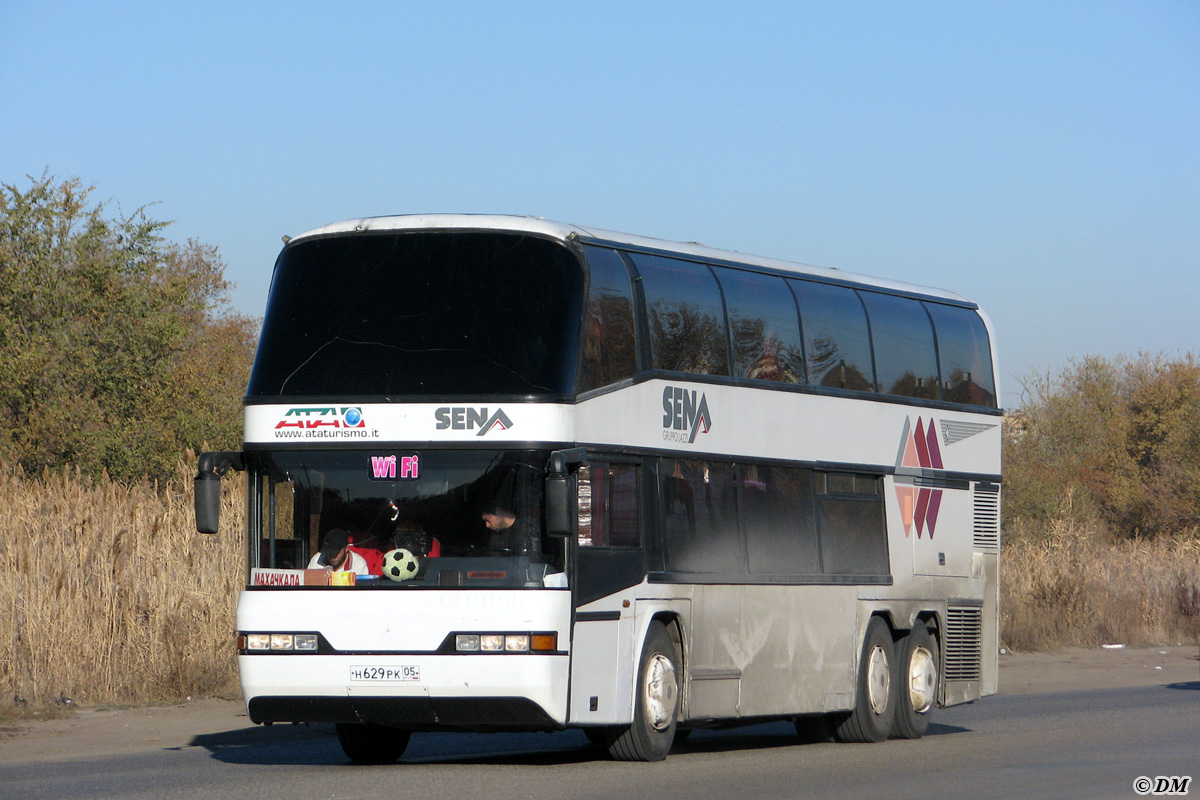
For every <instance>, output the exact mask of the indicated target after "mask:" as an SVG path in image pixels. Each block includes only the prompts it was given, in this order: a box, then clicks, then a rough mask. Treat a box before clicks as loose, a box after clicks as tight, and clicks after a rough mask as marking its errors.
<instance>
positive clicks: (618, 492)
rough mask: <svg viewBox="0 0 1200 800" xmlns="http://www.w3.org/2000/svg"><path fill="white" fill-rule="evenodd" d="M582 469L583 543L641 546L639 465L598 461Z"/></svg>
mask: <svg viewBox="0 0 1200 800" xmlns="http://www.w3.org/2000/svg"><path fill="white" fill-rule="evenodd" d="M579 472H580V491H579V545H580V546H581V547H638V546H640V545H641V536H640V533H639V528H638V494H639V493H638V481H637V467H636V466H634V465H633V464H604V463H598V462H597V463H593V464H591V465H590V466H587V467H584V468H582V469H580V471H579Z"/></svg>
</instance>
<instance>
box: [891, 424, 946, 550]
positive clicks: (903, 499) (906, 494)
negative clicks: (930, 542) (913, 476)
mask: <svg viewBox="0 0 1200 800" xmlns="http://www.w3.org/2000/svg"><path fill="white" fill-rule="evenodd" d="M896 467H897V470H899V469H900V468H902V467H906V468H908V469H918V470H919V469H942V468H943V467H942V450H941V447H940V446H939V445H938V437H937V424H936V423H935V422H934V421H933V420H932V419H930V420H929V424H928V425H925V423H924V422H923V421H922V420H921V418H920V417H917V427H916V428H915V429H914V428H913V427H912V419H911V418H910V419H906V420H905V421H904V433H903V434H902V435H901V437H900V455H899V458H898V459H897V461H896ZM896 499H897V500H898V501H900V518H901V519H902V520H903V521H904V535H905V536H908V535H909V532H910V531H911V530H912V529H913V527H914V526H915V527H916V529H917V538H918V539H920V538H921V533H922V531H928V532H929V538H930V539H932V538H933V530H934V528H935V527H937V518H938V509H939V508H941V505H942V490H941V489H931V488H929V487H927V486H914V485H911V484H909V485H900V483H899V481H897V485H896Z"/></svg>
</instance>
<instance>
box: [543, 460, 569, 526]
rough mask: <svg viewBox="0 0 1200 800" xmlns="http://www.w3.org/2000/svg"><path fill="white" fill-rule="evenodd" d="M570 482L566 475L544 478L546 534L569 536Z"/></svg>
mask: <svg viewBox="0 0 1200 800" xmlns="http://www.w3.org/2000/svg"><path fill="white" fill-rule="evenodd" d="M571 523H572V520H571V481H570V480H568V479H567V476H566V475H550V476H548V477H547V478H546V534H547V535H549V536H570V535H571V532H572V531H573V530H574V527H573V525H572V524H571Z"/></svg>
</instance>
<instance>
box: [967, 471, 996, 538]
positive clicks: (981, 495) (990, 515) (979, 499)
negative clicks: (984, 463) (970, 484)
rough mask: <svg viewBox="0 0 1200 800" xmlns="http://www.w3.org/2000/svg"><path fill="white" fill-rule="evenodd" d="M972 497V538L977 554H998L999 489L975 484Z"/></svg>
mask: <svg viewBox="0 0 1200 800" xmlns="http://www.w3.org/2000/svg"><path fill="white" fill-rule="evenodd" d="M972 494H973V496H974V536H973V538H972V543H973V544H974V547H975V551H976V552H979V553H999V552H1000V487H999V486H987V485H983V484H976V485H975V491H974V492H973V493H972Z"/></svg>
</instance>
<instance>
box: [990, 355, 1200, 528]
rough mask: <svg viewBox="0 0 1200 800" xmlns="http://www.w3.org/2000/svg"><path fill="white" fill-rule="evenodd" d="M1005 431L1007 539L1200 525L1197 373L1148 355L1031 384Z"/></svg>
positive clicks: (1192, 363) (1078, 366)
mask: <svg viewBox="0 0 1200 800" xmlns="http://www.w3.org/2000/svg"><path fill="white" fill-rule="evenodd" d="M1025 389H1026V394H1027V399H1026V403H1025V404H1024V405H1023V406H1022V408H1021V410H1020V411H1018V412H1015V413H1014V414H1012V415H1010V417H1009V418H1008V419H1007V420H1006V425H1005V450H1004V473H1005V494H1004V517H1005V519H1006V526H1005V527H1006V533H1009V534H1010V535H1011V534H1013V533H1019V532H1021V531H1030V530H1043V531H1044V530H1045V529H1046V527H1047V526H1048V525H1049V524H1050V523H1051V522H1052V521H1054V520H1063V519H1067V520H1071V521H1074V522H1076V523H1079V524H1081V525H1084V526H1087V527H1091V528H1094V529H1096V530H1098V531H1101V532H1105V533H1111V534H1114V535H1116V536H1120V537H1132V538H1143V537H1153V536H1160V535H1177V534H1181V533H1186V532H1188V531H1194V530H1195V529H1196V528H1197V527H1198V526H1200V364H1198V363H1197V360H1196V358H1195V356H1193V355H1187V356H1185V357H1183V358H1180V359H1176V360H1168V359H1166V358H1164V357H1162V356H1154V355H1148V354H1142V355H1140V356H1138V357H1137V358H1118V359H1116V360H1112V361H1110V360H1107V359H1103V358H1099V357H1089V358H1085V359H1083V360H1082V361H1077V362H1072V363H1071V364H1070V366H1069V367H1067V368H1065V369H1063V370H1062V371H1061V372H1060V373H1059V374H1058V375H1057V376H1056V377H1054V378H1053V379H1052V378H1050V377H1046V378H1042V379H1035V380H1031V381H1028V382H1027V383H1026V386H1025Z"/></svg>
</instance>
